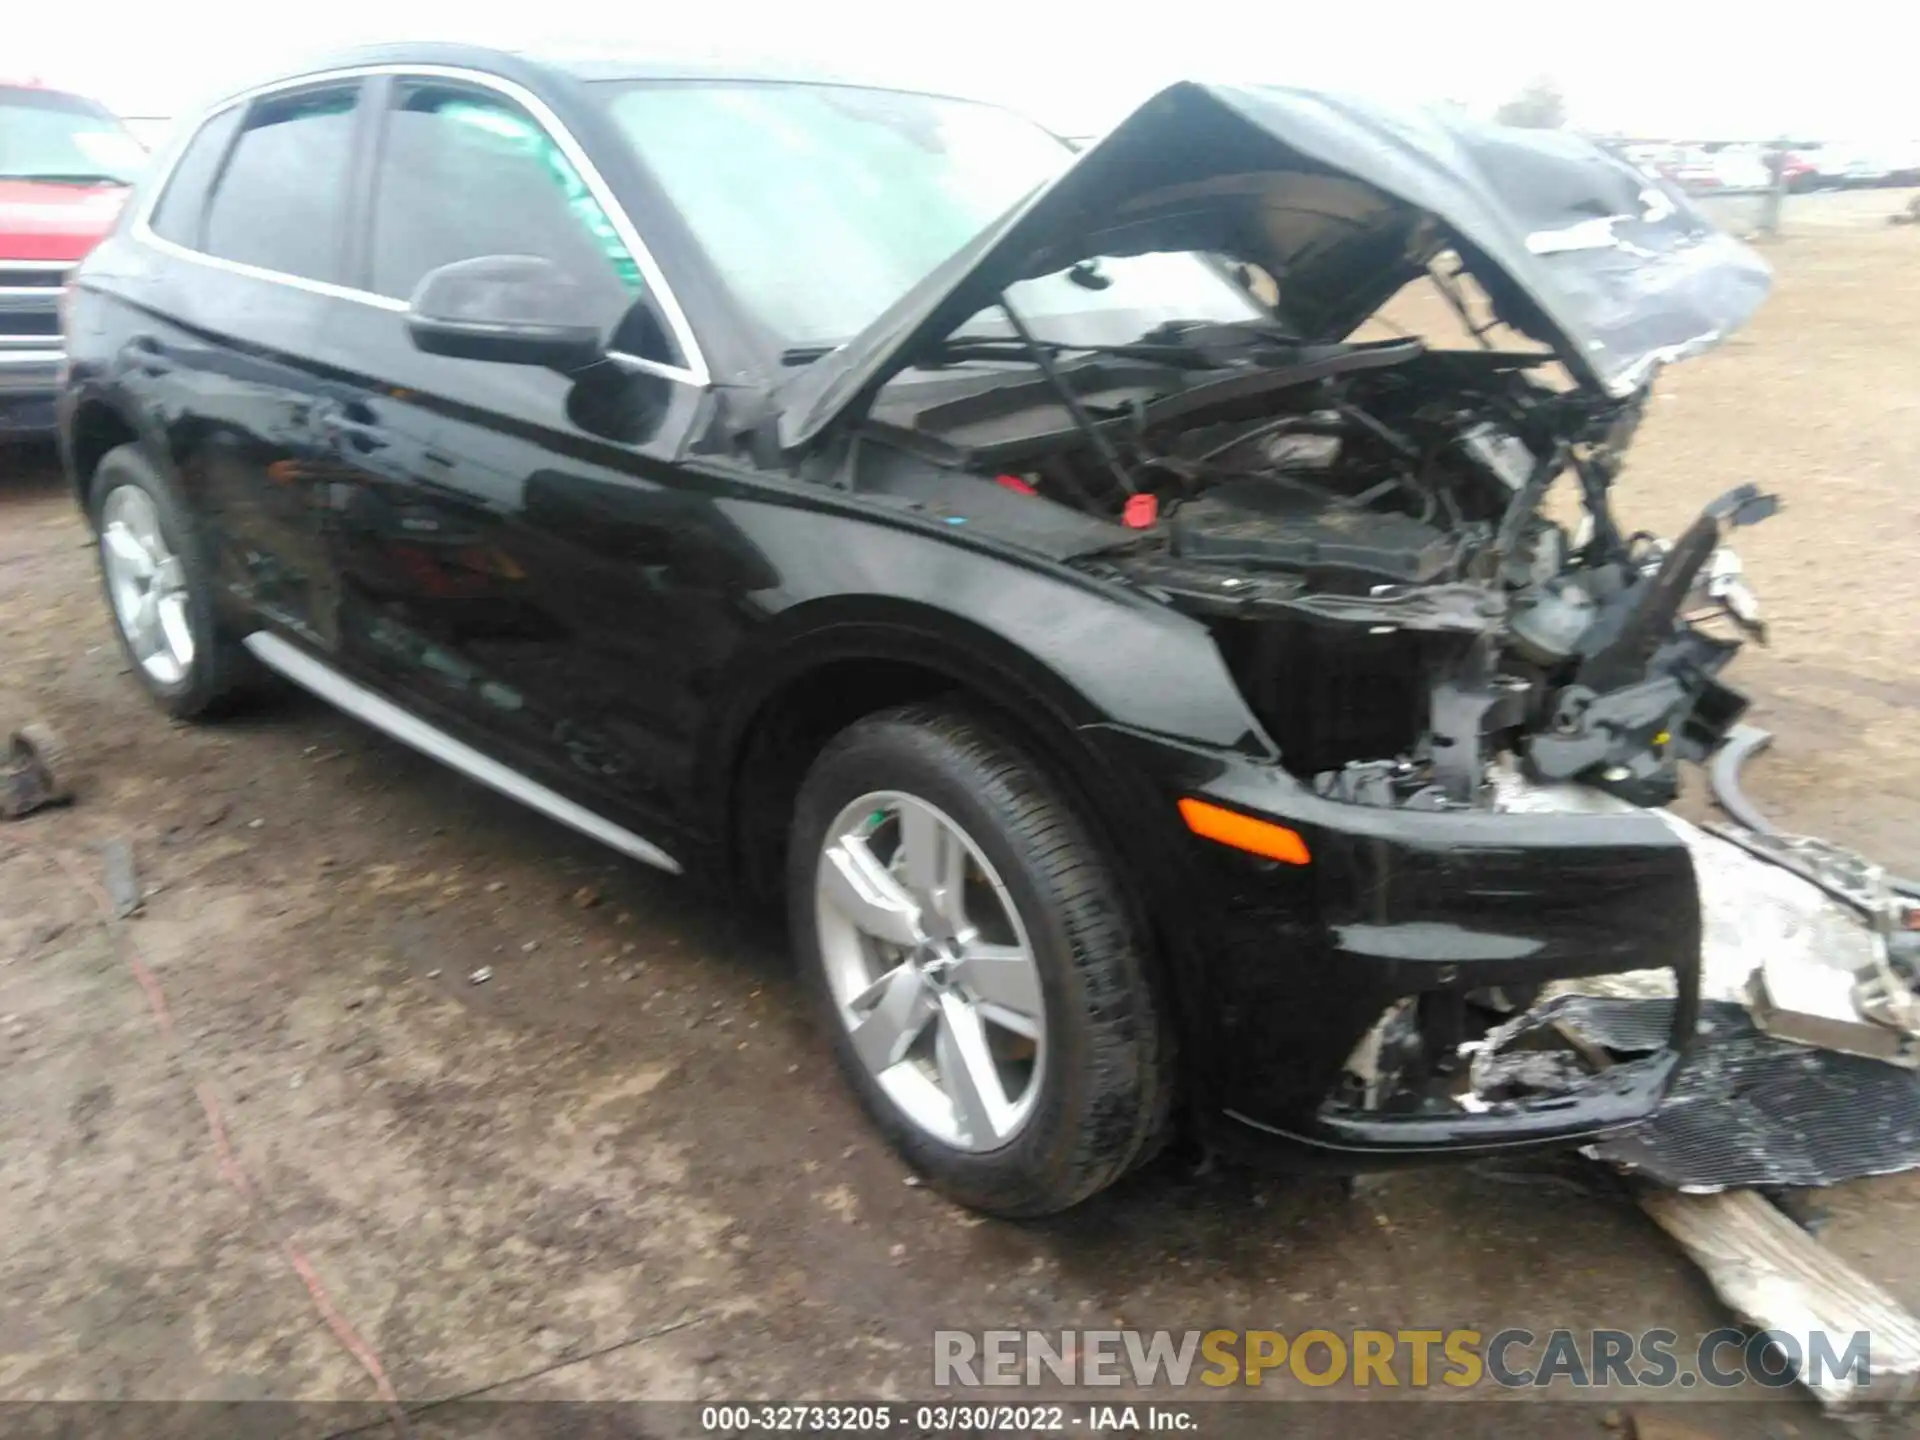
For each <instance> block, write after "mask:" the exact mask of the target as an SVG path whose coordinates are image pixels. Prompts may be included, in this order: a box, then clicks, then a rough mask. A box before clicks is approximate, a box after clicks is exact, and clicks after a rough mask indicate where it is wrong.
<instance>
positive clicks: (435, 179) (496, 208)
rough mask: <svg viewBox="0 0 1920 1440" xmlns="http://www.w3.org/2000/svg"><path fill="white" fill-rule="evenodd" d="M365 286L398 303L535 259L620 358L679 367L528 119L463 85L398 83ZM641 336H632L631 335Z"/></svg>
mask: <svg viewBox="0 0 1920 1440" xmlns="http://www.w3.org/2000/svg"><path fill="white" fill-rule="evenodd" d="M369 248H370V259H369V263H370V266H371V277H370V284H371V286H372V288H373V289H374V290H375V291H376V292H377V293H379V294H381V295H388V296H392V297H393V298H395V299H401V300H404V299H406V298H407V297H409V296H410V295H412V294H413V292H414V289H415V287H417V286H418V285H419V283H420V281H421V278H422V277H423V276H425V275H426V274H427V272H428V271H430V270H434V269H437V268H438V267H440V266H442V265H450V264H452V263H453V262H455V261H457V260H469V259H473V258H475V257H478V256H481V255H537V256H540V257H541V258H543V259H547V260H551V261H553V262H554V263H555V264H557V265H559V266H560V267H561V268H562V269H563V270H565V271H566V272H567V273H568V274H569V275H571V276H572V277H573V278H574V279H575V280H576V281H578V282H579V283H580V284H582V285H585V286H587V287H588V289H589V290H590V291H591V292H592V293H594V294H595V295H596V297H598V298H599V300H600V301H601V302H602V304H603V305H604V308H605V313H606V316H607V323H608V325H609V327H612V326H615V325H618V324H619V323H620V321H621V319H622V317H623V316H629V315H631V316H632V317H634V320H633V322H632V323H629V324H628V325H626V326H624V327H623V328H622V330H621V332H620V333H619V334H616V335H615V337H614V345H615V347H616V348H621V349H629V350H631V351H632V353H635V354H640V355H643V356H645V358H648V359H653V360H659V361H662V362H663V363H676V362H677V359H678V357H677V355H675V354H673V353H672V351H671V347H670V344H669V342H668V341H667V340H666V338H665V335H664V333H663V332H662V331H661V329H660V327H659V326H658V325H657V324H649V323H644V322H646V321H648V320H650V319H651V312H650V310H648V308H647V307H645V306H639V305H636V304H635V301H636V300H638V299H639V298H640V297H641V296H642V294H643V293H644V291H645V288H646V287H645V283H644V281H643V279H642V276H641V271H640V267H639V265H638V263H637V262H636V261H635V259H634V257H633V255H632V254H631V253H630V252H629V250H628V248H627V246H626V244H625V243H624V242H623V241H622V240H621V239H620V236H619V233H618V232H617V231H616V230H615V229H614V226H613V223H612V221H611V220H610V219H609V217H608V215H607V212H606V210H605V209H604V208H603V207H602V206H601V204H600V202H599V201H598V200H597V199H595V198H594V195H593V192H592V191H591V190H590V189H589V188H588V187H587V184H586V182H585V180H584V179H583V178H582V177H581V175H580V172H579V171H578V169H577V168H576V167H575V166H574V165H573V163H572V161H570V160H569V159H568V158H567V156H566V154H565V152H564V151H562V150H561V148H560V146H559V145H558V144H557V143H556V142H555V140H554V138H553V136H552V135H550V134H549V133H548V132H547V131H546V130H545V129H543V128H542V127H541V126H540V125H539V124H538V123H537V122H536V121H535V120H534V119H533V118H532V117H531V116H529V115H528V114H527V113H526V112H525V111H523V110H521V109H520V107H519V106H517V105H515V104H513V103H512V102H511V101H509V100H506V99H505V98H503V97H501V96H498V95H495V94H492V93H489V92H487V91H484V90H479V89H476V88H474V87H471V86H464V85H458V84H447V83H444V82H440V81H430V80H418V81H404V82H402V83H401V84H400V85H398V86H397V87H396V90H395V95H394V102H393V107H392V109H391V110H390V111H389V112H388V114H387V117H386V125H385V128H384V132H383V135H382V139H381V144H380V153H379V159H378V161H377V163H376V179H375V183H374V192H373V215H372V219H371V231H370V247H369ZM636 335H637V336H639V337H641V338H637V339H634V338H631V337H633V336H636Z"/></svg>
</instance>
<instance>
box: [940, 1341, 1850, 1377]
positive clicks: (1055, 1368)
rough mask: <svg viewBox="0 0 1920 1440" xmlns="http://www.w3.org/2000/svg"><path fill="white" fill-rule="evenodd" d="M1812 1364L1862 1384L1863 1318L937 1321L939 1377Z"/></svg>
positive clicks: (1711, 1370) (1485, 1372)
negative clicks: (1390, 1324)
mask: <svg viewBox="0 0 1920 1440" xmlns="http://www.w3.org/2000/svg"><path fill="white" fill-rule="evenodd" d="M1803 1375H1804V1376H1805V1377H1806V1378H1807V1380H1808V1382H1809V1383H1811V1384H1813V1385H1821V1384H1824V1383H1830V1382H1831V1381H1833V1380H1835V1379H1838V1380H1840V1381H1842V1382H1844V1383H1851V1384H1852V1385H1853V1386H1855V1387H1856V1388H1858V1389H1861V1390H1866V1389H1867V1388H1869V1387H1870V1386H1871V1384H1872V1380H1873V1340H1872V1336H1871V1335H1870V1334H1869V1333H1868V1332H1866V1331H1864V1330H1856V1331H1850V1332H1841V1333H1829V1332H1827V1331H1822V1330H1815V1331H1812V1332H1810V1333H1807V1334H1803V1335H1793V1334H1789V1333H1787V1332H1786V1331H1781V1330H1766V1331H1761V1332H1759V1333H1757V1334H1756V1333H1751V1332H1749V1331H1746V1330H1740V1329H1735V1328H1733V1327H1731V1326H1728V1327H1726V1328H1723V1329H1719V1330H1711V1331H1708V1332H1707V1333H1706V1334H1705V1335H1702V1336H1700V1337H1699V1338H1698V1339H1697V1340H1690V1341H1685V1342H1683V1341H1682V1339H1681V1337H1680V1335H1679V1333H1678V1332H1677V1331H1673V1330H1643V1331H1639V1332H1634V1331H1628V1330H1607V1329H1594V1330H1552V1331H1548V1332H1546V1333H1544V1334H1540V1333H1536V1332H1535V1331H1532V1330H1524V1329H1518V1328H1511V1329H1504V1330H1495V1331H1491V1332H1488V1331H1481V1330H1465V1329H1454V1330H1440V1329H1433V1330H1372V1329H1350V1330H1338V1331H1336V1330H1320V1329H1315V1330H1299V1331H1294V1332H1291V1333H1288V1332H1286V1331H1280V1330H1206V1331H1200V1330H1185V1331H1172V1330H1057V1331H1042V1330H978V1331H975V1330H937V1331H935V1332H934V1336H933V1383H934V1384H935V1385H938V1386H942V1387H958V1388H966V1387H982V1388H985V1387H996V1386H1042V1385H1071V1386H1082V1385H1088V1386H1101V1385H1130V1386H1135V1387H1138V1388H1143V1389H1144V1388H1150V1387H1153V1386H1170V1387H1172V1388H1175V1389H1181V1388H1186V1387H1189V1386H1206V1387H1212V1388H1214V1389H1216V1390H1217V1389H1221V1388H1224V1387H1228V1386H1235V1387H1245V1388H1257V1387H1259V1386H1261V1385H1267V1384H1276V1385H1277V1384H1299V1385H1307V1386H1312V1387H1315V1388H1325V1387H1331V1386H1346V1387H1349V1388H1353V1389H1376V1388H1405V1389H1423V1388H1426V1387H1429V1386H1442V1387H1447V1388H1451V1389H1468V1388H1472V1387H1476V1386H1496V1387H1499V1388H1503V1389H1510V1390H1511V1389H1531V1390H1586V1389H1600V1388H1606V1389H1611V1388H1615V1387H1624V1388H1628V1389H1654V1390H1663V1389H1669V1388H1678V1389H1683V1390H1684V1389H1692V1388H1695V1387H1699V1386H1708V1387H1712V1388H1715V1389H1733V1388H1735V1387H1738V1386H1742V1385H1760V1386H1765V1387H1767V1388H1769V1389H1778V1388H1781V1387H1784V1386H1788V1385H1792V1384H1793V1383H1795V1381H1797V1380H1799V1379H1800V1378H1801V1377H1802V1376H1803Z"/></svg>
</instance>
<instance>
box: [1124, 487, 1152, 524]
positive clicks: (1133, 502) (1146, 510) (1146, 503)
mask: <svg viewBox="0 0 1920 1440" xmlns="http://www.w3.org/2000/svg"><path fill="white" fill-rule="evenodd" d="M1159 519H1160V497H1159V496H1158V495H1129V496H1128V497H1127V508H1126V509H1124V510H1122V511H1121V512H1120V523H1121V524H1122V525H1124V526H1126V527H1127V528H1128V529H1129V530H1146V529H1149V528H1151V527H1152V526H1153V525H1154V524H1156V523H1157V522H1158V521H1159Z"/></svg>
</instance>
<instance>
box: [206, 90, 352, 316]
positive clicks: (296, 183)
mask: <svg viewBox="0 0 1920 1440" xmlns="http://www.w3.org/2000/svg"><path fill="white" fill-rule="evenodd" d="M359 94H360V85H359V82H357V81H356V82H354V83H353V84H351V85H347V86H336V87H330V88H326V89H316V90H302V91H299V92H297V93H295V94H291V95H286V94H281V95H269V96H264V97H262V98H261V99H259V100H256V101H254V102H253V104H252V105H251V106H250V107H249V108H248V110H247V115H246V119H245V121H244V122H243V123H242V124H241V126H240V133H239V134H238V135H237V136H236V137H235V138H234V141H233V147H232V150H231V151H230V152H229V153H228V155H227V158H226V163H225V165H224V166H222V167H221V170H220V176H219V178H218V179H217V180H216V181H215V182H214V187H213V198H212V200H211V202H210V203H209V204H208V206H207V211H206V218H205V221H204V224H203V228H202V237H203V241H202V244H201V245H200V247H199V248H201V249H202V250H204V251H206V253H207V254H209V255H213V256H216V257H218V258H219V259H222V260H232V261H235V262H237V263H239V264H242V265H253V266H258V267H259V268H260V269H263V270H272V271H275V272H276V273H278V274H281V275H292V276H296V277H298V278H301V279H305V280H323V281H338V279H339V277H340V272H341V268H342V266H341V252H342V240H343V237H344V233H345V227H346V216H347V180H348V175H349V170H350V166H351V162H352V157H353V136H354V121H355V106H356V103H357V101H358V98H359Z"/></svg>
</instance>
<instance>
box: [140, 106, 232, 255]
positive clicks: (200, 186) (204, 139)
mask: <svg viewBox="0 0 1920 1440" xmlns="http://www.w3.org/2000/svg"><path fill="white" fill-rule="evenodd" d="M241 112H242V107H241V106H238V105H236V106H234V107H233V108H232V109H231V110H222V111H221V112H220V113H219V114H218V115H216V116H214V117H213V118H212V119H211V120H209V121H207V123H206V124H204V125H202V126H201V127H200V130H199V132H198V133H197V134H196V135H195V136H194V137H193V139H192V140H191V141H190V142H189V143H188V145H187V148H186V149H185V150H184V151H183V152H182V153H181V155H180V159H179V161H178V162H177V163H176V164H175V165H174V167H173V173H172V174H171V175H169V176H168V177H167V188H166V189H165V190H163V191H161V192H160V199H159V201H158V202H157V203H156V204H155V205H154V207H153V216H152V218H151V219H150V220H149V221H148V222H147V224H148V227H149V228H150V229H151V230H152V231H153V233H154V234H156V235H158V236H160V237H161V238H162V239H163V240H171V241H173V242H174V243H175V244H176V245H189V246H198V245H199V243H200V217H201V216H202V215H204V214H206V211H207V192H208V191H209V190H210V189H212V188H213V177H214V176H215V175H216V174H218V173H219V170H220V158H221V157H222V156H223V155H225V154H226V153H227V143H228V142H229V141H231V140H232V139H233V132H234V131H235V130H237V129H238V128H239V127H240V115H241Z"/></svg>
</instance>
